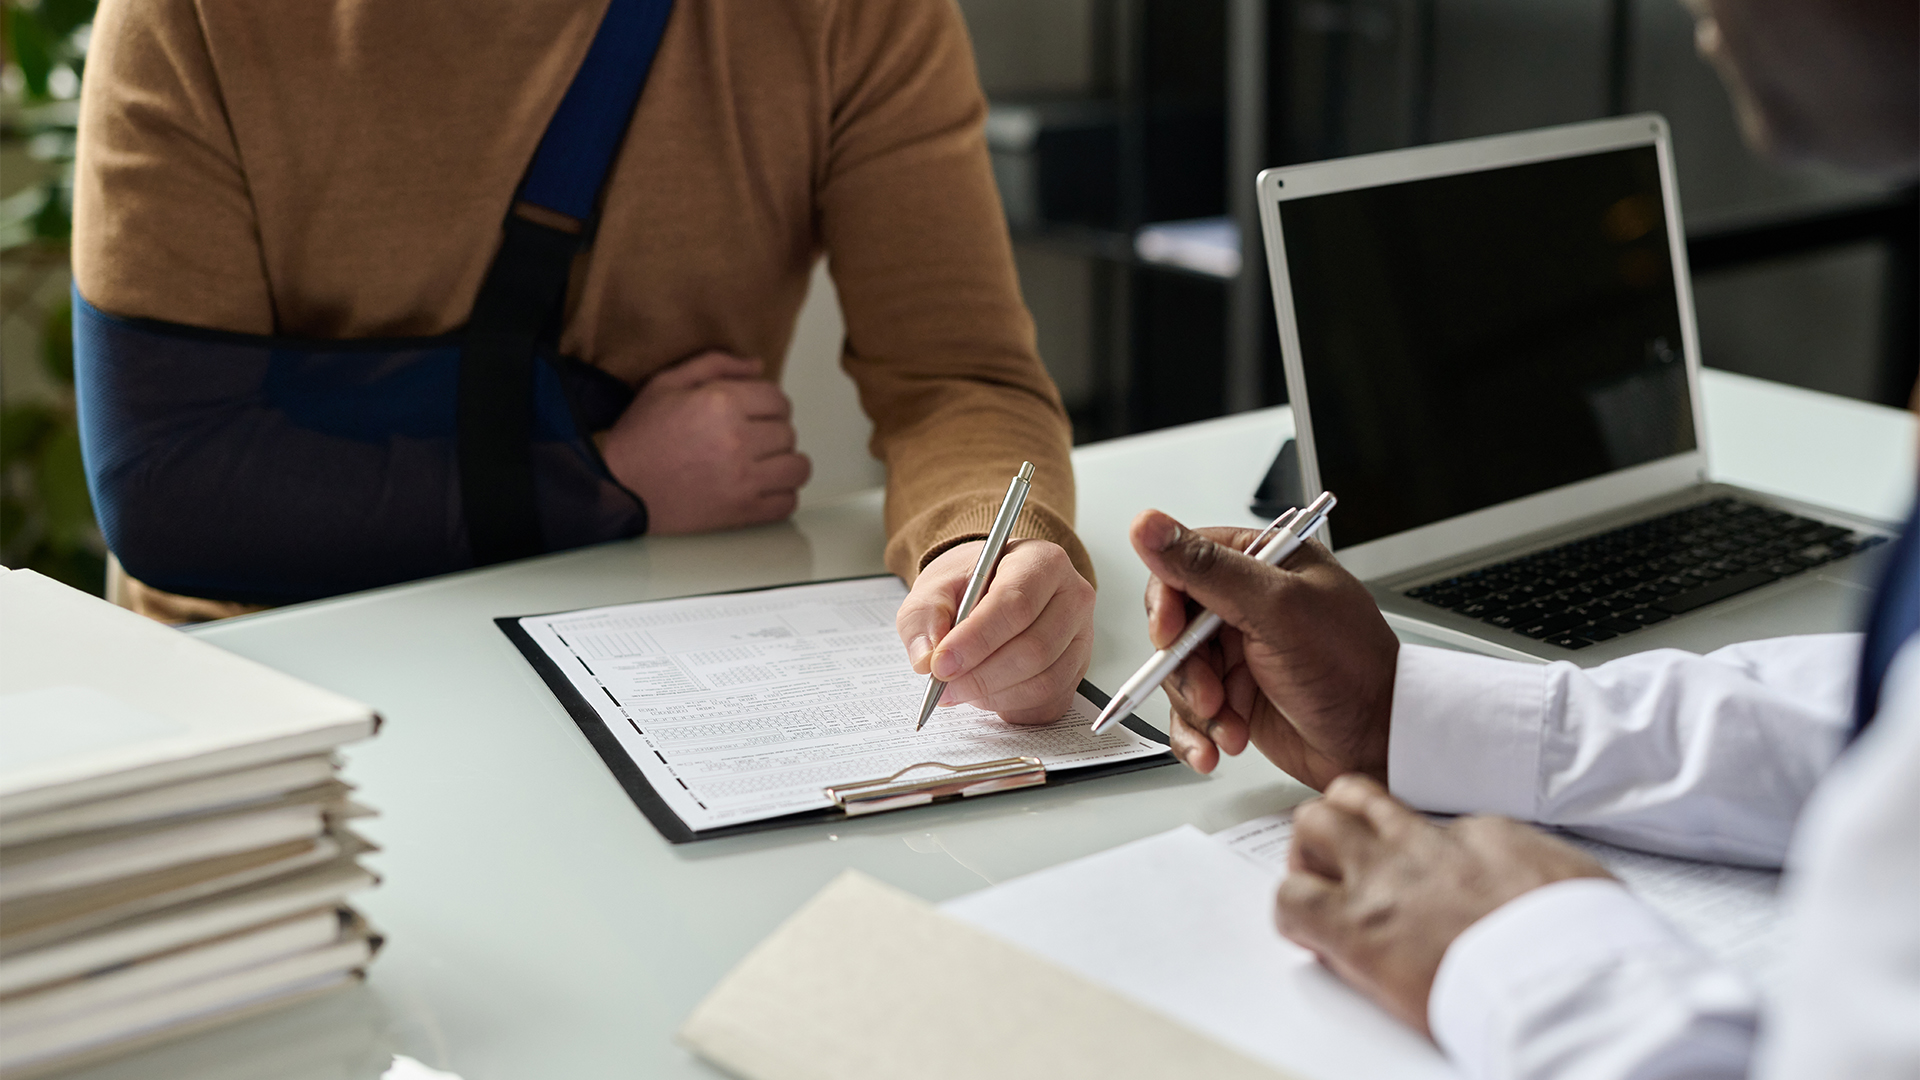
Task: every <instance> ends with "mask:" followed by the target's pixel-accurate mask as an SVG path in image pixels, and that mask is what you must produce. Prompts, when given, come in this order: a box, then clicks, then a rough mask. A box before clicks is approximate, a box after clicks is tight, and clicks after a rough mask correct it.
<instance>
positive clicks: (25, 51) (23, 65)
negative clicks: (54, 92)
mask: <svg viewBox="0 0 1920 1080" xmlns="http://www.w3.org/2000/svg"><path fill="white" fill-rule="evenodd" d="M54 48H55V39H53V38H50V37H48V35H47V31H46V28H45V27H44V26H43V25H42V24H41V22H40V20H39V18H38V17H36V14H35V13H34V12H32V11H29V10H27V9H26V8H22V7H15V6H14V5H13V4H8V5H7V53H8V54H9V57H10V58H11V59H12V60H13V62H14V63H16V64H18V65H20V74H21V76H22V77H23V78H24V79H25V80H26V84H27V97H28V98H29V99H34V100H45V99H46V98H47V97H48V96H49V95H48V93H47V75H48V74H49V73H51V72H52V71H53V59H54Z"/></svg>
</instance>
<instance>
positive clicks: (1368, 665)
mask: <svg viewBox="0 0 1920 1080" xmlns="http://www.w3.org/2000/svg"><path fill="white" fill-rule="evenodd" d="M1253 537H1254V530H1252V529H1201V530H1193V529H1187V528H1184V527H1182V526H1181V525H1180V523H1179V522H1177V521H1175V520H1173V519H1172V518H1170V517H1168V516H1167V515H1165V514H1162V513H1160V512H1159V511H1157V510H1148V511H1146V512H1144V513H1142V514H1141V515H1140V516H1139V517H1137V518H1135V519H1134V522H1133V528H1132V530H1131V538H1132V540H1133V547H1134V550H1135V551H1136V552H1138V553H1139V555H1140V558H1141V560H1142V561H1143V562H1145V563H1146V564H1147V569H1148V570H1150V571H1152V573H1153V575H1154V578H1153V580H1152V581H1151V582H1149V583H1148V585H1147V632H1148V635H1149V636H1150V637H1151V638H1152V640H1153V644H1154V647H1155V648H1165V647H1166V646H1167V645H1169V644H1171V643H1172V642H1173V640H1174V639H1175V638H1177V637H1179V636H1180V633H1181V631H1183V630H1185V629H1186V625H1187V620H1188V608H1187V601H1188V599H1189V598H1191V599H1192V600H1194V601H1196V602H1198V603H1199V604H1200V605H1201V606H1203V607H1205V608H1207V609H1208V610H1209V611H1212V612H1214V613H1215V614H1217V615H1219V616H1220V617H1221V619H1223V620H1224V621H1225V623H1226V625H1225V626H1223V627H1221V630H1220V633H1218V634H1216V635H1215V636H1214V638H1213V640H1212V641H1210V642H1208V643H1207V644H1206V645H1204V646H1202V647H1201V648H1199V649H1197V650H1195V651H1194V653H1193V655H1192V656H1191V657H1189V658H1188V659H1187V662H1186V663H1185V664H1183V665H1181V667H1180V669H1179V670H1177V671H1175V672H1174V673H1173V675H1172V676H1171V677H1169V678H1168V679H1167V682H1166V684H1165V689H1166V691H1167V697H1168V698H1170V699H1171V700H1172V702H1173V725H1172V726H1173V731H1172V737H1173V748H1174V752H1175V753H1177V754H1179V755H1180V758H1181V760H1183V761H1185V762H1186V763H1187V764H1188V765H1190V766H1192V767H1193V768H1194V769H1195V770H1197V771H1199V772H1203V773H1204V772H1211V771H1213V768H1214V766H1215V765H1217V764H1218V763H1219V761H1220V754H1221V753H1222V752H1224V753H1227V754H1238V753H1240V752H1241V751H1242V750H1244V749H1246V747H1247V744H1248V742H1252V743H1253V745H1255V746H1257V747H1259V748H1260V752H1261V753H1263V754H1265V755H1266V756H1267V757H1268V758H1269V759H1270V760H1272V762H1273V763H1274V764H1275V765H1278V766H1279V767H1280V768H1281V769H1284V770H1285V771H1286V772H1287V773H1288V774H1289V775H1291V776H1293V777H1294V778H1295V779H1298V780H1300V781H1301V782H1302V783H1305V784H1307V785H1308V786H1310V787H1313V788H1315V789H1324V788H1325V787H1326V786H1327V785H1328V784H1329V783H1331V782H1332V781H1333V779H1334V777H1336V776H1339V775H1340V774H1342V773H1348V772H1360V773H1366V774H1367V775H1369V776H1372V777H1374V778H1376V779H1378V780H1379V781H1381V782H1382V783H1385V782H1386V778H1387V734H1388V728H1389V723H1390V719H1391V713H1392V707H1393V674H1394V665H1395V664H1396V663H1397V662H1398V660H1399V655H1400V642H1399V639H1397V638H1395V637H1394V635H1393V631H1392V630H1391V629H1389V628H1388V626H1387V621H1386V619H1385V618H1384V617H1382V616H1381V614H1380V609H1379V608H1378V607H1376V606H1375V605H1374V602H1373V597H1372V596H1370V595H1369V594H1368V593H1367V590H1366V587H1365V586H1364V585H1362V584H1360V582H1359V580H1358V579H1356V578H1355V577H1354V576H1353V575H1352V574H1349V573H1347V572H1346V570H1345V569H1343V568H1342V567H1341V566H1340V564H1339V563H1337V562H1335V561H1334V560H1333V556H1331V555H1330V554H1328V553H1327V550H1326V549H1325V548H1323V547H1321V546H1320V545H1318V544H1315V543H1309V544H1307V545H1305V546H1303V547H1302V548H1301V549H1300V550H1299V551H1297V552H1295V553H1294V554H1293V556H1292V557H1291V558H1289V559H1288V560H1287V565H1286V566H1285V567H1271V566H1268V565H1266V564H1265V563H1262V562H1260V561H1259V560H1258V559H1255V558H1253V557H1252V556H1249V555H1242V554H1241V553H1240V549H1241V548H1242V547H1244V546H1245V545H1246V544H1247V543H1248V542H1250V541H1251V540H1252V539H1253Z"/></svg>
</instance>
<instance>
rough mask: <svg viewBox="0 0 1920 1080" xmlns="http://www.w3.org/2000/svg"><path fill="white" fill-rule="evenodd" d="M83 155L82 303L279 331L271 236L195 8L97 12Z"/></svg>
mask: <svg viewBox="0 0 1920 1080" xmlns="http://www.w3.org/2000/svg"><path fill="white" fill-rule="evenodd" d="M77 157H78V160H77V163H76V166H75V170H74V221H73V272H74V281H75V283H76V284H77V285H78V286H79V289H80V294H81V295H82V296H85V297H86V298H87V300H88V301H89V302H91V303H92V304H93V305H94V306H96V307H98V308H100V309H101V310H103V311H107V312H111V313H113V314H115V315H122V316H128V317H136V318H153V319H165V320H168V321H172V322H180V323H189V324H192V325H196V326H205V327H210V328H214V329H219V330H231V331H235V332H238V333H248V334H268V333H272V332H273V330H274V311H273V299H272V295H271V293H270V291H269V289H268V286H267V278H266V273H265V270H264V269H263V264H262V261H261V248H260V230H259V228H258V227H257V223H256V221H255V216H254V208H253V204H252V200H251V198H250V196H249V194H248V190H247V182H246V178H245V176H244V175H243V173H242V170H241V164H240V160H239V154H238V152H237V150H236V149H235V143H234V137H233V131H232V128H231V126H230V125H229V123H228V117H227V108H226V103H225V101H224V99H223V97H222V94H221V89H220V84H219V80H218V78H217V76H216V73H215V69H214V65H213V62H212V60H211V59H210V56H209V53H208V49H207V43H206V39H205V35H204V34H203V33H202V28H201V23H200V19H199V15H198V12H197V10H196V8H195V7H194V5H193V4H192V3H190V2H188V0H105V2H103V3H102V4H101V5H100V10H99V14H98V17H97V19H96V20H95V22H94V29H93V37H92V43H91V45H90V47H89V50H88V56H87V79H86V85H85V88H84V89H83V91H82V92H81V100H80V139H79V148H78V154H77Z"/></svg>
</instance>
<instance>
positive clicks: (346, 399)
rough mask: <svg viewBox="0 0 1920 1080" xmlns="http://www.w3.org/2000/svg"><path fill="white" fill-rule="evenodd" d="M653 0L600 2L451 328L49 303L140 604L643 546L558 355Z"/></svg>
mask: <svg viewBox="0 0 1920 1080" xmlns="http://www.w3.org/2000/svg"><path fill="white" fill-rule="evenodd" d="M671 9H672V0H610V2H609V5H608V8H607V12H606V14H605V16H604V17H603V18H602V19H601V22H600V27H599V29H598V31H597V32H596V33H595V35H594V39H593V42H592V43H591V45H589V46H588V49H587V55H586V59H585V60H584V61H582V63H581V66H580V70H579V71H578V72H577V73H576V74H575V76H574V79H573V82H572V83H571V84H570V85H569V86H568V88H567V92H566V94H565V96H564V97H562V99H561V101H560V105H559V108H557V109H556V110H555V112H554V115H553V119H552V120H551V122H550V123H549V124H548V126H547V129H546V132H545V133H544V134H543V135H542V136H541V139H540V144H539V148H538V149H537V150H536V151H535V153H534V157H533V161H532V163H531V164H530V165H529V166H528V169H527V173H526V175H525V177H524V178H523V180H522V182H521V184H520V187H519V190H518V191H517V192H516V195H515V202H514V205H515V206H516V207H517V206H519V205H521V204H530V205H532V206H534V207H538V208H541V209H545V210H548V211H551V212H552V213H554V214H557V215H560V216H562V217H564V218H570V219H573V220H574V221H577V222H579V223H581V227H580V229H579V230H578V231H577V232H570V231H567V230H564V229H561V228H555V227H551V226H549V225H545V224H541V223H537V222H535V221H531V220H528V219H527V218H526V217H523V216H521V215H520V214H519V213H516V212H513V211H512V210H510V211H509V212H508V214H507V217H506V222H505V224H504V226H503V228H502V232H501V240H500V247H499V250H498V252H497V254H496V255H495V256H494V259H493V262H492V264H491V266H490V267H489V268H488V271H487V275H486V278H485V280H484V282H483V283H482V284H481V286H480V291H479V294H478V296H477V297H476V298H475V300H474V304H473V309H472V312H471V314H470V315H469V317H468V320H467V323H466V325H465V326H464V327H462V328H461V329H459V330H457V331H455V332H453V333H451V334H446V335H442V336H439V337H430V338H400V339H386V340H342V341H319V340H301V339H294V338H284V337H275V336H259V335H252V334H234V333H225V332H221V331H213V330H203V329H198V328H194V327H188V326H180V325H177V324H172V323H166V322H160V321H157V320H148V319H124V318H118V317H115V316H113V315H109V314H107V313H105V312H102V311H100V310H99V309H97V308H95V307H94V306H93V305H91V304H89V303H87V301H86V300H85V298H83V297H82V296H81V295H80V294H79V290H78V289H77V288H76V289H75V290H74V293H73V307H74V320H73V337H74V387H75V393H76V397H77V402H78V410H79V421H80V437H81V446H82V452H83V455H84V458H85V461H86V469H87V485H88V488H89V490H90V491H91V493H92V496H93V503H94V509H95V512H96V514H97V516H98V519H99V522H100V528H101V531H102V533H103V534H104V535H105V536H106V539H107V543H108V546H109V547H110V548H112V550H113V551H114V553H115V554H116V556H117V557H118V558H119V559H120V561H121V563H122V565H124V566H125V567H126V569H127V572H128V573H129V574H131V575H133V576H134V577H137V578H139V579H141V580H142V581H145V582H147V583H148V584H150V585H153V586H155V587H157V588H161V589H165V590H167V591H170V592H177V593H184V594H187V595H191V596H201V597H207V598H209V599H216V600H241V601H249V602H254V603H288V602H292V601H297V600H307V599H313V598H317V597H322V596H332V595H336V594H338V593H343V592H351V591H354V590H358V589H367V588H372V587H375V586H379V585H387V584H392V583H395V582H400V581H409V580H413V579H415V578H421V577H426V576H429V575H433V574H441V573H446V572H449V571H453V570H461V569H466V568H469V567H474V566H484V565H487V564H490V563H496V562H501V561H504V560H507V559H516V558H522V557H525V556H529V555H537V554H540V553H541V552H546V551H559V550H564V549H567V548H573V547H579V546H581V545H585V544H592V543H597V542H601V541H606V540H614V539H619V538H622V537H629V536H636V535H639V534H640V533H643V532H645V531H646V527H647V511H646V506H645V505H644V504H643V503H642V502H641V501H640V499H639V498H638V497H637V496H636V495H634V494H633V493H632V492H629V491H627V490H626V489H625V488H623V487H621V486H620V484H619V483H618V482H616V481H615V480H614V478H613V476H612V474H611V473H610V472H608V470H607V468H606V464H605V463H604V462H603V461H602V460H601V458H600V455H599V453H598V451H597V450H596V449H595V448H594V445H593V443H592V441H591V439H590V437H589V435H590V433H592V432H595V431H600V430H603V429H605V428H607V427H608V426H610V425H611V424H612V423H613V421H614V419H615V418H617V417H618V416H619V415H620V413H621V411H622V410H623V409H624V408H625V407H626V405H627V403H628V402H629V401H630V400H631V399H632V396H633V391H632V390H631V389H630V388H629V387H627V385H626V384H625V383H623V382H621V381H620V380H619V379H616V378H614V377H613V376H611V375H608V374H607V373H605V372H603V371H600V370H599V369H597V368H594V367H592V366H590V365H588V364H585V363H583V362H581V361H579V360H576V359H573V358H570V357H563V356H560V355H559V353H558V341H559V332H560V325H561V321H562V315H563V312H562V308H563V305H564V302H565V297H566V290H567V281H568V277H569V272H570V270H571V268H572V265H573V259H574V256H575V254H576V253H578V252H579V251H580V250H581V249H582V248H584V247H585V246H586V244H587V243H589V242H590V241H591V238H592V235H593V224H594V219H595V217H596V214H597V206H598V204H599V199H600V193H601V190H602V188H603V187H604V186H605V183H606V177H607V174H608V172H609V171H610V170H611V168H612V165H613V160H614V156H615V153H616V151H617V150H618V149H619V146H620V142H621V138H622V137H623V136H624V135H625V133H626V130H627V127H628V125H629V123H630V122H631V120H632V116H633V110H634V107H635V105H636V104H637V103H638V101H639V98H640V91H641V89H642V87H643V86H644V85H645V82H646V77H647V71H648V69H649V68H650V67H651V66H652V63H653V57H654V53H655V52H656V50H657V49H658V48H659V44H660V38H661V36H662V34H663V33H664V31H665V29H666V23H667V16H668V14H669V12H670V11H671Z"/></svg>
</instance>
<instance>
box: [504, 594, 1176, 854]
mask: <svg viewBox="0 0 1920 1080" xmlns="http://www.w3.org/2000/svg"><path fill="white" fill-rule="evenodd" d="M905 597H906V586H905V585H903V584H901V582H900V579H898V578H894V577H883V578H861V579H858V580H854V581H837V582H825V583H821V584H817V585H795V586H790V587H787V588H780V589H767V590H762V591H759V592H748V593H731V594H726V595H721V596H699V597H689V598H686V599H680V600H654V601H648V602H644V603H638V604H623V605H620V606H617V607H605V608H591V609H588V610H585V611H575V612H568V613H566V614H561V615H542V616H533V617H529V618H524V619H521V620H520V625H521V627H522V628H523V629H524V630H525V631H526V632H527V634H528V635H529V636H530V637H532V639H533V640H534V642H535V643H536V644H538V645H539V647H540V648H541V649H542V650H544V651H545V653H546V654H547V656H548V657H550V658H551V659H552V660H553V662H554V663H555V664H556V665H557V666H558V667H559V668H560V670H561V671H562V672H564V673H565V675H566V677H567V679H568V680H569V681H570V682H571V683H572V684H573V686H574V687H575V689H577V690H578V691H579V692H580V695H581V697H583V698H584V699H586V700H587V701H589V702H591V703H592V705H593V707H594V709H595V711H596V712H598V713H599V715H600V719H601V720H602V722H604V723H605V724H606V727H607V730H608V731H609V732H611V733H612V734H613V736H614V738H616V739H617V740H619V742H620V745H621V747H623V748H624V749H625V750H626V752H627V754H628V756H630V757H631V758H632V759H633V761H634V764H636V765H637V766H639V768H640V771H641V772H642V773H643V774H644V775H645V776H646V778H647V781H648V782H649V783H650V784H652V785H653V789H654V790H655V791H656V792H658V793H659V794H660V796H661V797H662V798H663V799H664V800H665V801H666V803H667V805H668V806H669V807H671V808H672V809H673V811H674V813H676V814H678V815H679V816H680V818H681V820H682V821H685V822H686V823H687V826H688V827H689V828H691V829H694V830H696V831H698V830H702V829H711V828H715V827H718V826H722V825H733V824H739V823H742V822H748V821H760V820H764V819H767V818H773V817H779V816H782V815H785V814H791V813H796V812H799V811H803V810H814V809H819V808H821V807H825V806H829V805H831V801H830V800H829V799H828V798H827V797H826V795H825V794H824V793H823V789H824V788H826V787H828V786H830V785H834V784H846V783H853V782H857V781H861V780H873V779H877V778H880V777H884V776H887V775H890V774H892V773H894V772H897V771H898V770H900V769H903V768H906V767H907V766H910V765H914V764H918V763H920V762H927V761H938V762H943V763H945V764H948V765H970V764H975V763H978V762H982V761H992V760H994V759H996V758H1004V757H1015V756H1021V755H1027V756H1032V757H1037V758H1039V759H1041V760H1042V761H1044V762H1046V764H1047V767H1048V769H1050V770H1052V769H1071V768H1078V767H1082V766H1087V765H1094V764H1103V763H1108V762H1115V761H1124V760H1127V759H1130V758H1140V757H1147V756H1150V755H1153V754H1158V753H1162V752H1164V751H1165V747H1163V746H1161V745H1159V744H1158V743H1154V742H1151V741H1149V740H1147V739H1144V738H1142V737H1140V736H1139V735H1136V734H1134V733H1133V732H1131V731H1128V730H1127V729H1126V728H1125V727H1123V726H1122V727H1115V728H1114V729H1113V730H1111V731H1109V732H1108V733H1107V734H1105V735H1099V736H1095V735H1092V734H1089V733H1088V730H1087V729H1088V727H1089V726H1090V725H1091V724H1092V723H1093V720H1094V718H1095V717H1096V716H1098V715H1099V709H1097V708H1095V707H1094V706H1093V704H1092V703H1091V702H1089V701H1088V700H1086V699H1085V698H1084V697H1080V696H1078V695H1076V696H1075V698H1074V707H1073V711H1071V712H1069V713H1068V714H1067V715H1066V716H1064V717H1062V718H1061V719H1060V720H1058V721H1055V722H1054V723H1052V724H1049V725H1046V726H1042V727H1016V726H1014V725H1010V724H1007V723H1004V722H1002V721H1001V720H1000V719H999V718H998V717H996V716H994V715H993V714H992V713H988V712H984V711H982V710H980V709H975V708H972V707H970V706H965V705H960V706H954V707H952V708H945V709H938V710H936V711H935V712H934V715H933V718H932V719H930V720H929V721H928V722H927V726H926V729H925V730H924V731H921V732H918V733H916V732H915V731H914V730H913V722H914V716H915V714H916V713H917V711H918V709H919V707H920V699H921V696H922V694H924V693H925V691H926V685H927V683H926V677H925V676H923V675H915V674H914V673H913V669H912V667H910V666H909V665H908V663H907V658H906V650H905V649H904V648H902V647H901V644H900V638H899V635H898V634H897V633H896V631H895V630H894V613H895V612H896V611H898V610H899V607H900V601H901V600H902V599H904V598H905Z"/></svg>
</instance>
